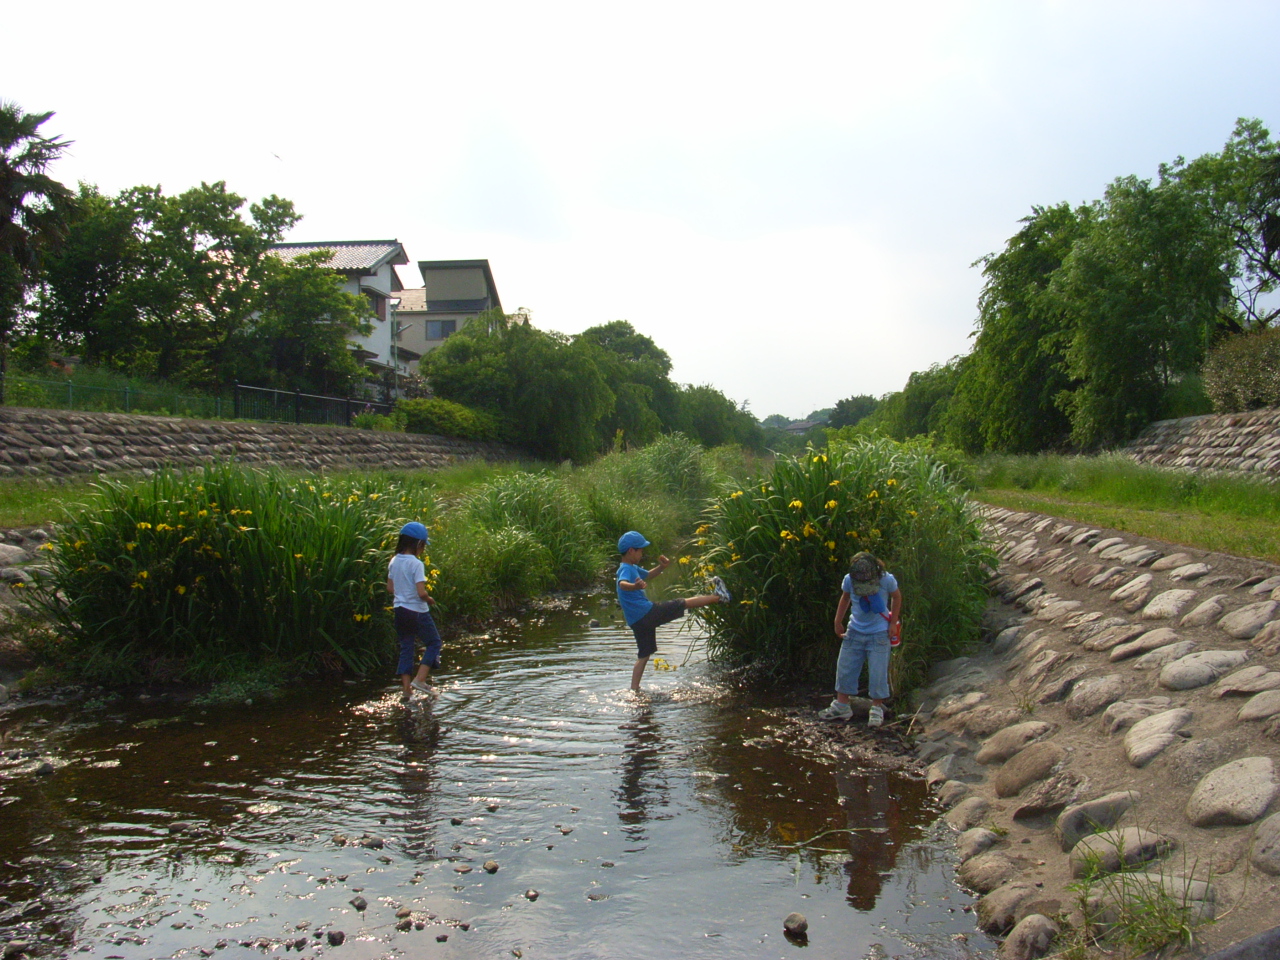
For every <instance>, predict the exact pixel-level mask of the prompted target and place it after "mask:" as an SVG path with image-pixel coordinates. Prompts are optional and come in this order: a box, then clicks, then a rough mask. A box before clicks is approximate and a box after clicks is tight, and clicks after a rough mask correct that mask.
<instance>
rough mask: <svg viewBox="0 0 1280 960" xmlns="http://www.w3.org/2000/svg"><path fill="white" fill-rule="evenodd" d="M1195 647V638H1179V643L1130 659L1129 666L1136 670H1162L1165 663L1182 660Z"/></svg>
mask: <svg viewBox="0 0 1280 960" xmlns="http://www.w3.org/2000/svg"><path fill="white" fill-rule="evenodd" d="M1195 648H1196V642H1195V641H1194V640H1179V641H1178V642H1177V643H1171V644H1169V645H1168V646H1167V647H1157V648H1156V649H1155V650H1152V651H1151V652H1150V653H1144V654H1143V655H1142V656H1140V657H1134V658H1133V660H1131V661H1129V666H1130V667H1132V668H1133V669H1134V670H1161V669H1163V668H1164V666H1165V664H1167V663H1173V661H1175V660H1181V659H1182V658H1183V657H1185V656H1186V655H1187V654H1189V653H1192V652H1193V651H1194V650H1195Z"/></svg>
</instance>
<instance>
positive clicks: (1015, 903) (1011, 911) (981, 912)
mask: <svg viewBox="0 0 1280 960" xmlns="http://www.w3.org/2000/svg"><path fill="white" fill-rule="evenodd" d="M1039 893H1040V891H1039V888H1038V887H1036V885H1035V884H1033V883H1025V882H1020V881H1016V880H1015V881H1014V882H1012V883H1006V884H1004V885H1003V886H1000V887H996V888H995V889H994V890H992V891H991V892H990V893H988V894H986V895H985V896H984V897H983V898H982V899H981V900H979V901H978V902H977V904H976V905H975V907H974V909H975V912H976V913H977V914H978V926H979V927H980V928H981V929H982V930H984V931H985V932H987V933H990V934H992V935H994V936H1003V935H1004V934H1006V933H1008V932H1009V931H1010V930H1012V929H1013V927H1014V924H1016V923H1017V922H1018V921H1019V920H1021V919H1022V918H1023V917H1024V916H1026V915H1027V914H1028V913H1030V911H1029V910H1027V909H1025V907H1026V905H1027V903H1028V902H1029V901H1031V900H1034V899H1035V898H1036V897H1037V896H1038V895H1039Z"/></svg>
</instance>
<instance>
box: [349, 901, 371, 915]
mask: <svg viewBox="0 0 1280 960" xmlns="http://www.w3.org/2000/svg"><path fill="white" fill-rule="evenodd" d="M347 902H348V903H350V904H351V905H352V906H353V907H355V908H356V912H357V913H364V911H365V909H366V908H367V907H368V906H369V901H368V900H366V899H365V898H364V897H352V898H351V899H350V900H349V901H347Z"/></svg>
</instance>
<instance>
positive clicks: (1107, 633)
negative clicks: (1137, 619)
mask: <svg viewBox="0 0 1280 960" xmlns="http://www.w3.org/2000/svg"><path fill="white" fill-rule="evenodd" d="M1146 632H1147V628H1146V627H1145V626H1143V625H1142V624H1134V623H1125V624H1118V625H1116V626H1113V627H1108V628H1107V629H1106V630H1103V631H1102V632H1101V633H1099V634H1098V635H1097V636H1094V637H1091V638H1090V639H1088V640H1086V641H1085V643H1084V648H1085V649H1086V650H1110V649H1111V648H1112V647H1118V646H1119V645H1120V644H1122V643H1128V642H1129V641H1130V640H1132V639H1134V638H1135V637H1140V636H1142V635H1143V634H1144V633H1146Z"/></svg>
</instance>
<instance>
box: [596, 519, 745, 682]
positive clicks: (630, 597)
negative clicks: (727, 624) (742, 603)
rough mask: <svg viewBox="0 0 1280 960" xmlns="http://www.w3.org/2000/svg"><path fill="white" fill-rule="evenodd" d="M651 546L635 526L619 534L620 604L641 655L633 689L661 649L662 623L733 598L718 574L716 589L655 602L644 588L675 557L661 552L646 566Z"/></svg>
mask: <svg viewBox="0 0 1280 960" xmlns="http://www.w3.org/2000/svg"><path fill="white" fill-rule="evenodd" d="M647 546H650V543H649V541H648V540H646V539H645V538H644V535H643V534H641V533H639V532H637V531H635V530H628V531H627V532H626V533H624V534H623V535H622V536H621V537H619V538H618V553H620V554H622V562H621V563H620V564H618V605H619V606H621V607H622V615H623V617H625V618H626V621H627V625H628V626H629V627H631V631H632V632H633V633H634V634H635V635H636V649H637V652H638V659H637V660H636V665H635V667H633V668H632V670H631V689H632V690H635V691H638V690H639V689H640V677H641V676H643V675H644V668H645V666H646V665H647V664H648V662H649V658H650V657H651V656H653V655H654V653H656V652H657V650H658V635H657V630H658V627H660V626H662V625H663V624H664V623H670V622H671V621H672V620H675V619H678V618H679V617H683V616H684V612H685V611H686V610H692V609H694V608H695V607H705V606H708V605H709V604H712V603H728V602H729V601H730V600H731V599H732V598H731V597H730V596H729V591H728V590H727V589H725V585H724V581H723V580H721V579H720V578H719V577H714V578H712V581H711V583H712V587H713V589H714V590H715V592H714V593H712V594H708V595H706V596H702V597H685V598H683V599H679V598H678V599H675V600H662V601H660V602H658V603H654V602H653V601H652V600H650V599H649V598H648V597H647V596H645V592H644V589H645V587H647V586H648V585H649V581H650V580H652V579H653V578H654V577H656V576H658V575H659V574H661V573H662V571H664V570H666V569H667V567H669V566H671V561H670V560H668V559H667V558H666V557H665V556H659V557H658V565H657V566H656V567H654V568H653V569H652V570H646V569H644V568H643V567H641V566H640V562H641V561H642V560H643V559H644V548H645V547H647Z"/></svg>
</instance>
